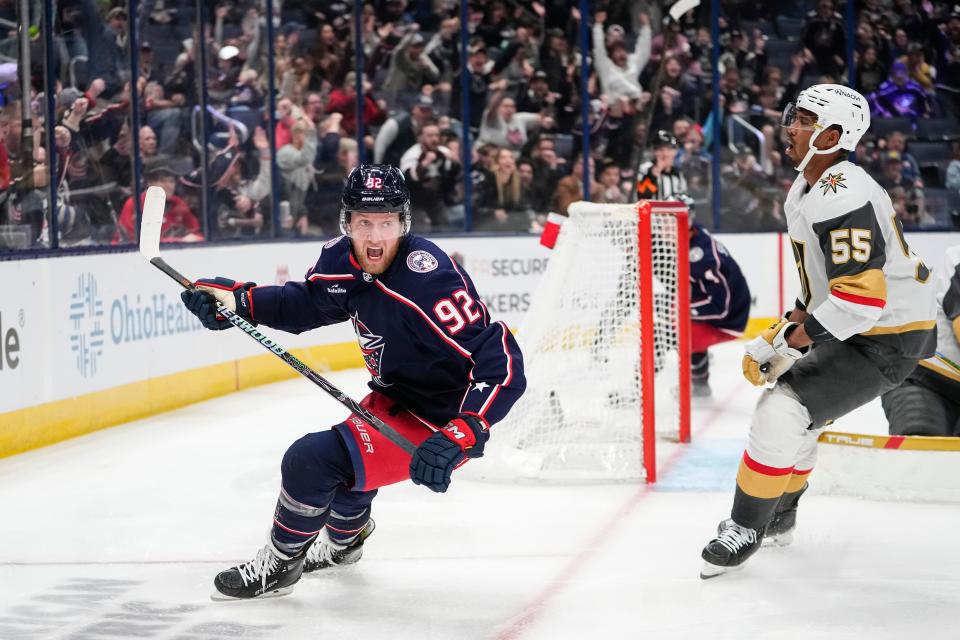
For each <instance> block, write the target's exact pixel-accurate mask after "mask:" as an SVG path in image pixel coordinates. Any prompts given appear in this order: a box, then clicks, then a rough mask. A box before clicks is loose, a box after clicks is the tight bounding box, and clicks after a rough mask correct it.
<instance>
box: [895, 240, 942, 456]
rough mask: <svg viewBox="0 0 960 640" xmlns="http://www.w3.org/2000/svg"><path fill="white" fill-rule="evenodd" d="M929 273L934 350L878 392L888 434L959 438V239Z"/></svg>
mask: <svg viewBox="0 0 960 640" xmlns="http://www.w3.org/2000/svg"><path fill="white" fill-rule="evenodd" d="M933 278H934V281H935V287H936V290H937V352H936V353H935V354H934V355H933V356H932V357H930V358H927V359H926V360H923V361H921V362H920V366H918V367H917V368H916V369H914V370H913V373H911V374H910V376H909V377H908V378H907V379H906V380H904V381H903V384H901V385H900V386H899V387H897V388H896V389H894V390H892V391H888V392H886V393H885V394H883V396H882V397H881V402H882V404H883V412H884V413H885V414H887V422H888V423H889V425H890V433H891V434H893V435H898V436H941V437H943V436H947V437H960V244H958V245H954V246H952V247H950V248H949V249H947V251H946V255H945V256H944V258H943V264H942V266H938V267H937V268H936V269H935V270H934V273H933Z"/></svg>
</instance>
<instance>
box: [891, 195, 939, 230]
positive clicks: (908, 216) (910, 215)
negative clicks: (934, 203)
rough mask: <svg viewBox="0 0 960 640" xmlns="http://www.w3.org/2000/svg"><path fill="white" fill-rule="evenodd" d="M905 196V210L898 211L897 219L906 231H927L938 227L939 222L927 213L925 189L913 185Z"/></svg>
mask: <svg viewBox="0 0 960 640" xmlns="http://www.w3.org/2000/svg"><path fill="white" fill-rule="evenodd" d="M904 195H905V197H904V201H903V209H902V210H898V211H897V217H898V218H899V219H900V222H901V223H902V224H903V228H904V229H907V230H911V229H926V228H929V227H933V226H936V225H937V221H936V220H935V219H934V217H933V216H931V215H930V212H929V211H927V206H926V196H925V194H924V192H923V189H920V188H918V187H914V186H912V185H911V187H910V188H909V189H905V190H904Z"/></svg>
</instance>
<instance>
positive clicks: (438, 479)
mask: <svg viewBox="0 0 960 640" xmlns="http://www.w3.org/2000/svg"><path fill="white" fill-rule="evenodd" d="M489 429H490V425H489V424H487V421H486V420H484V419H483V418H482V417H480V416H478V415H477V414H475V413H461V414H460V415H459V416H458V417H457V418H455V419H453V420H451V421H450V422H448V423H447V426H445V427H444V428H443V429H441V430H440V431H437V432H435V433H434V434H432V435H431V436H430V437H429V438H427V439H426V440H424V441H423V444H421V445H420V446H419V447H417V450H416V451H415V452H414V453H413V458H412V459H411V460H410V479H411V480H413V483H414V484H422V485H424V486H426V487H427V488H428V489H430V490H431V491H436V492H437V493H443V492H445V491H446V490H447V487H449V486H450V475H451V474H452V473H453V470H454V469H456V468H457V467H458V466H460V463H462V462H463V461H464V460H465V459H466V458H479V457H481V456H483V446H484V445H485V444H486V443H487V440H489V439H490V431H489Z"/></svg>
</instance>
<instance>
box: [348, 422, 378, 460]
mask: <svg viewBox="0 0 960 640" xmlns="http://www.w3.org/2000/svg"><path fill="white" fill-rule="evenodd" d="M350 422H352V423H353V426H355V427H356V428H357V432H358V433H359V434H360V440H361V441H362V442H363V449H364V451H366V452H367V453H373V441H372V440H371V439H370V433H369V432H368V431H367V426H366V425H365V424H364V422H363V420H361V419H360V418H357V417H351V418H350Z"/></svg>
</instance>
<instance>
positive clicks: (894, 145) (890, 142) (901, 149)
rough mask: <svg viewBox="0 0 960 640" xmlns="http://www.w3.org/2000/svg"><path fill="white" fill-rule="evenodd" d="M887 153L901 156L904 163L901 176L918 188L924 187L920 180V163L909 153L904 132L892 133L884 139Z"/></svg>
mask: <svg viewBox="0 0 960 640" xmlns="http://www.w3.org/2000/svg"><path fill="white" fill-rule="evenodd" d="M884 141H885V143H886V145H885V147H884V148H885V149H886V150H887V151H895V152H896V153H898V154H900V162H901V163H902V165H903V166H902V169H901V174H902V175H903V177H904V179H905V180H907V181H908V182H911V183H916V185H917V186H918V187H922V186H923V182H922V181H921V180H920V163H918V162H917V159H916V158H914V157H913V154H912V153H910V152H909V151H907V136H905V135H904V134H903V132H902V131H891V132H890V133H888V134H887V137H886V138H885V139H884Z"/></svg>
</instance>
